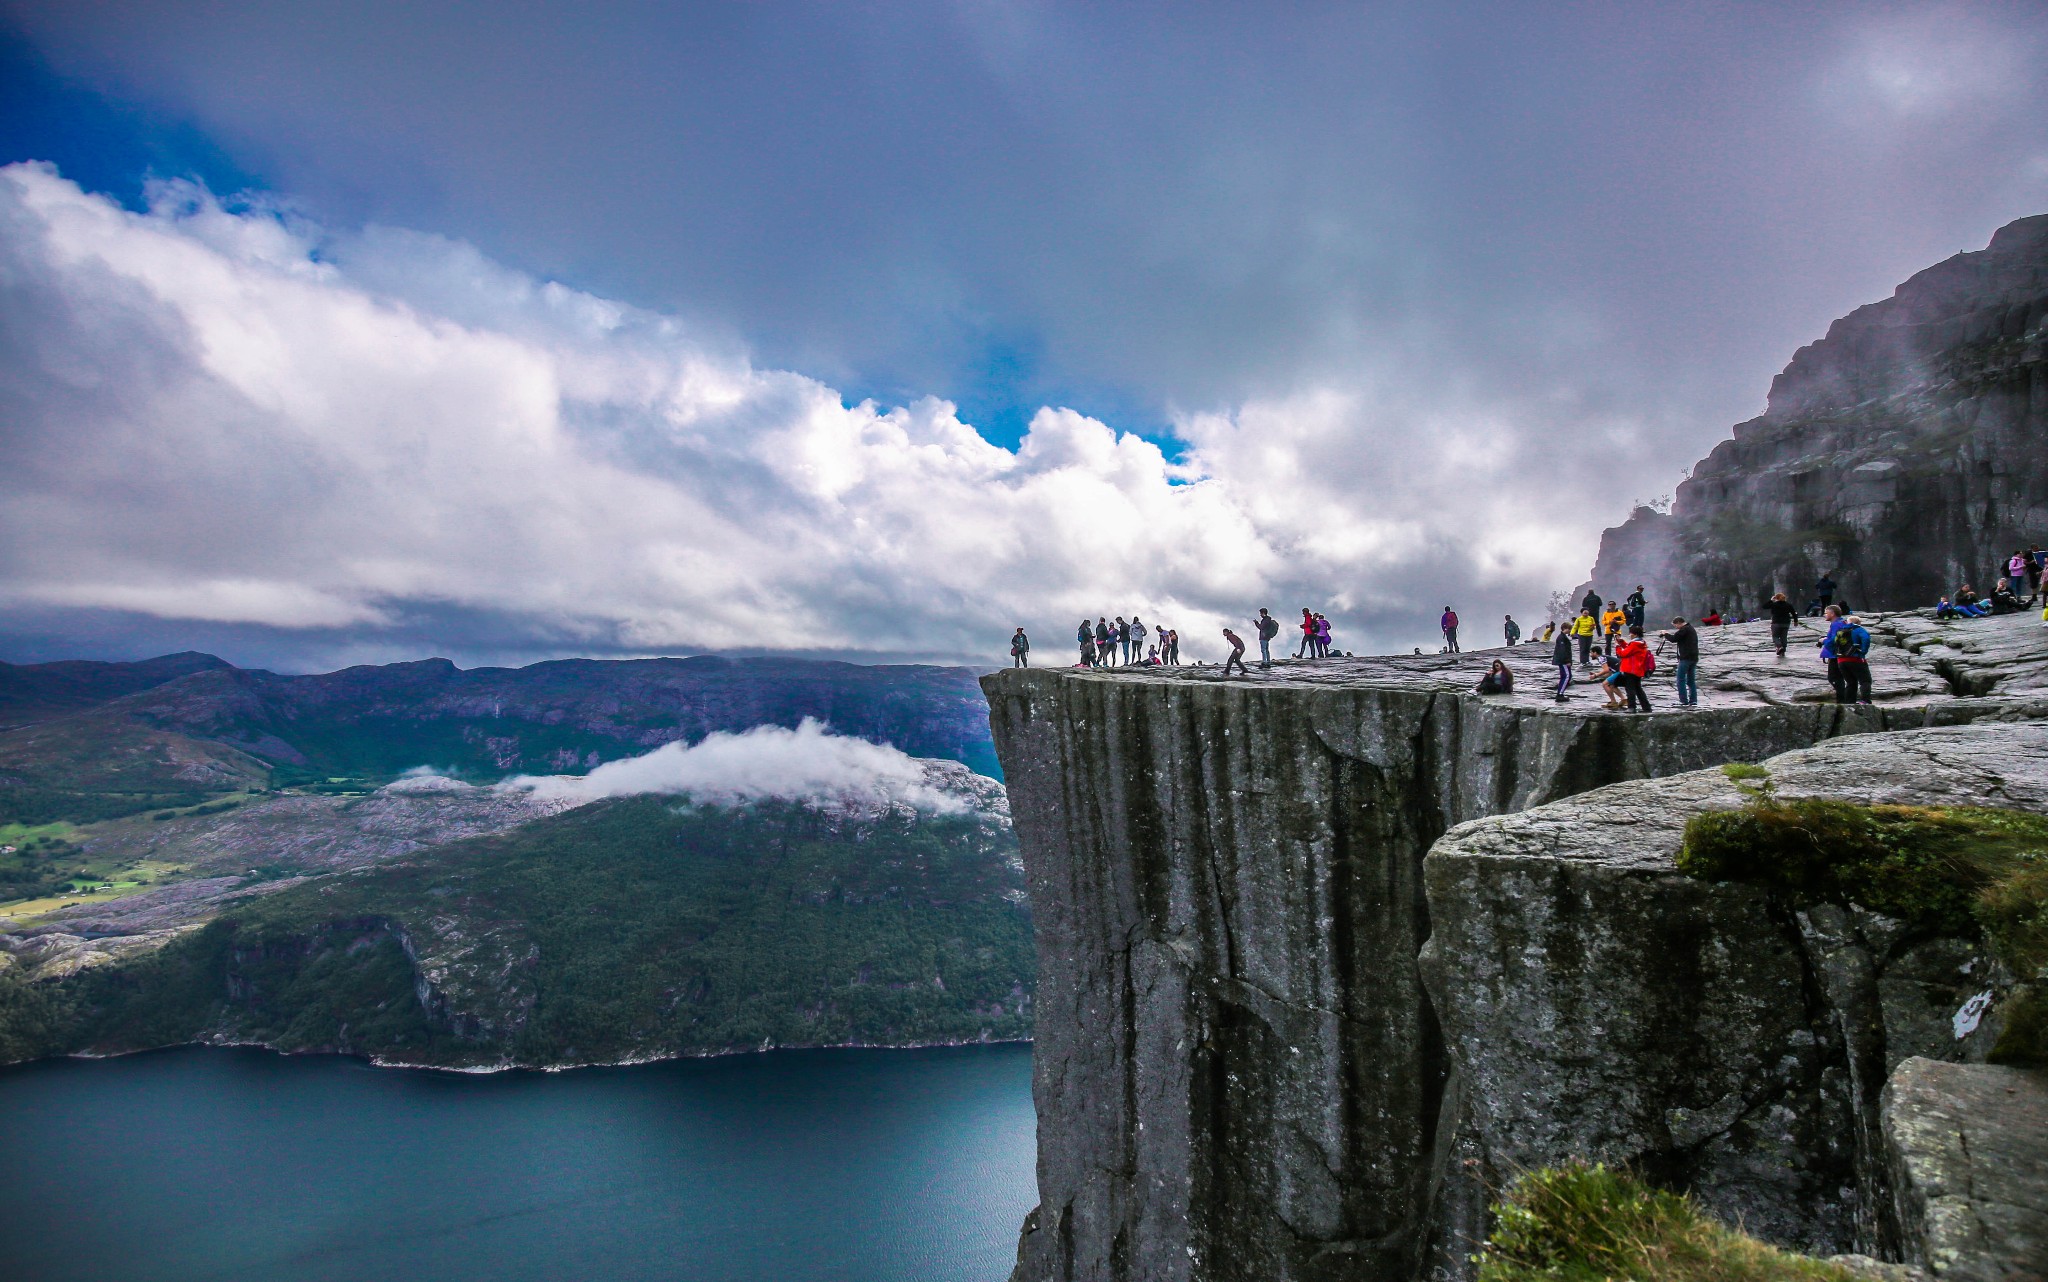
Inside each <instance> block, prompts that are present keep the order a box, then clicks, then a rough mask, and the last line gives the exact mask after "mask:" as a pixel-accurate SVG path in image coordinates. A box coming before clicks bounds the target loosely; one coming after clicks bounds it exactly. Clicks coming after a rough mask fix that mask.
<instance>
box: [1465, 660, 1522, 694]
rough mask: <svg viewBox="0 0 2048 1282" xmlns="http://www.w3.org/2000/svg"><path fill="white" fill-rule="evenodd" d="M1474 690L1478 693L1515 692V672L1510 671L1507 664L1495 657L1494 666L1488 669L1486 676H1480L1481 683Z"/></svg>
mask: <svg viewBox="0 0 2048 1282" xmlns="http://www.w3.org/2000/svg"><path fill="white" fill-rule="evenodd" d="M1473 690H1474V692H1475V693H1478V694H1513V693H1514V692H1515V674H1514V673H1512V672H1510V671H1508V665H1507V664H1505V663H1502V662H1501V661H1500V660H1499V659H1495V660H1494V661H1493V666H1492V667H1490V668H1488V669H1487V670H1486V675H1485V676H1483V677H1481V678H1479V684H1478V685H1477V686H1474V687H1473Z"/></svg>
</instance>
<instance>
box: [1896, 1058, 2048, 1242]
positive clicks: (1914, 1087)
mask: <svg viewBox="0 0 2048 1282" xmlns="http://www.w3.org/2000/svg"><path fill="white" fill-rule="evenodd" d="M1884 1137H1885V1153H1886V1157H1887V1159H1888V1163H1889V1171H1888V1173H1889V1176H1890V1180H1891V1186H1892V1197H1893V1200H1894V1206H1895V1209H1896V1213H1897V1216H1898V1219H1899V1223H1900V1224H1901V1226H1902V1228H1903V1239H1904V1243H1905V1253H1906V1256H1907V1258H1908V1260H1909V1261H1910V1262H1911V1263H1914V1264H1918V1265H1922V1266H1924V1267H1925V1268H1926V1269H1927V1271H1928V1272H1929V1273H1932V1274H1933V1275H1934V1276H1935V1277H1936V1278H1939V1279H1943V1280H1944V1282H1947V1280H1948V1279H1954V1280H1955V1282H2041V1279H2042V1278H2048V1073H2044V1072H2041V1071H2039V1070H2032V1071H2030V1070H2026V1069H2019V1068H2001V1067H1997V1066H1993V1065H1985V1064H1952V1063H1939V1062H1936V1061H1934V1060H1926V1059H1909V1060H1907V1061H1906V1062H1905V1063H1903V1064H1901V1065H1900V1066H1899V1069H1898V1071H1897V1072H1896V1073H1894V1074H1893V1075H1892V1080H1891V1084H1890V1085H1888V1086H1887V1087H1885V1092H1884Z"/></svg>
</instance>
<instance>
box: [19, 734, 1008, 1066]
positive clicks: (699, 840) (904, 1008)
mask: <svg viewBox="0 0 2048 1282" xmlns="http://www.w3.org/2000/svg"><path fill="white" fill-rule="evenodd" d="M927 777H928V778H929V779H932V780H933V781H934V782H935V783H936V784H938V785H939V786H941V787H943V788H944V789H945V790H946V791H947V792H950V793H951V794H952V795H954V796H955V797H957V798H960V799H961V800H962V801H963V802H964V803H965V805H964V808H963V809H961V810H960V811H959V812H958V813H943V814H935V813H929V812H923V811H916V810H912V809H910V808H908V807H902V806H897V807H893V808H886V809H879V810H871V811H859V810H844V809H840V810H834V809H830V808H818V807H813V806H804V805H797V804H794V803H786V802H765V803H759V804H755V805H752V806H746V807H740V808H730V809H729V808H716V807H690V806H685V805H680V804H678V803H677V801H676V800H675V799H674V798H663V797H634V798H622V799H617V800H611V801H600V802H596V803H593V804H591V805H587V806H583V807H580V808H578V809H574V810H570V811H567V812H565V813H562V814H559V815H556V816H554V817H551V818H542V819H539V820H536V821H534V822H532V823H528V824H526V825H525V826H523V827H519V828H516V829H513V830H512V831H509V832H505V833H500V834H497V835H493V836H486V837H479V838H474V839H471V840H466V841H457V842H453V843H450V844H446V845H441V846H437V847H433V848H430V849H427V850H423V851H419V852H416V853H414V854H411V855H407V856H405V857H403V858H400V859H398V860H396V861H392V862H385V863H381V864H378V865H376V866H374V867H367V868H362V869H360V870H358V871H354V872H348V873H341V874H337V875H329V876H324V877H315V878H312V879H310V880H300V881H295V882H293V883H291V884H289V885H286V886H285V887H284V888H283V889H279V890H276V891H274V892H273V893H270V894H267V895H262V896H258V897H253V898H247V899H244V900H242V901H239V902H230V903H229V904H228V905H227V906H226V907H225V908H224V909H223V910H221V911H220V912H219V914H218V915H217V916H215V917H214V918H213V919H212V920H211V921H210V922H208V923H207V924H206V925H204V926H199V927H192V926H187V927H184V928H183V929H182V933H175V934H174V935H173V937H172V938H170V939H169V941H168V942H165V940H164V938H163V936H164V935H166V934H172V932H168V931H161V932H158V934H157V935H155V936H153V937H150V938H147V939H144V938H139V937H138V938H136V939H135V940H134V941H133V943H132V945H118V946H116V947H114V948H113V949H112V950H111V952H107V951H105V949H106V941H90V940H86V939H82V938H81V937H79V936H76V935H71V934H62V933H43V934H31V935H29V936H25V937H12V938H10V937H7V936H0V944H4V945H5V946H4V947H0V1062H6V1061H9V1060H14V1059H24V1058H32V1057H35V1056H40V1055H49V1054H62V1053H76V1052H89V1053H110V1052H120V1051H128V1050H139V1049H144V1048H148V1047H152V1046H161V1045H169V1044H175V1043H181V1042H189V1041H228V1042H235V1043H252V1042H253V1043H259V1044H263V1045H268V1046H273V1047H276V1048H277V1049H280V1050H287V1051H313V1050H319V1051H341V1052H346V1053H352V1054H364V1055H371V1056H375V1057H378V1058H380V1059H383V1060H386V1061H395V1062H403V1063H416V1064H442V1065H504V1064H525V1065H542V1066H545V1065H561V1064H575V1063H589V1062H617V1061H621V1060H633V1059H646V1058H651V1057H658V1056H668V1055H678V1054H693V1053H704V1052H715V1051H730V1050H754V1049H760V1048H762V1047H764V1046H769V1045H776V1046H817V1045H844V1044H862V1045H918V1044H931V1043H942V1042H955V1041H972V1040H984V1039H991V1038H1018V1037H1025V1036H1029V1033H1030V1028H1031V993H1032V989H1033V980H1034V959H1033V955H1032V947H1031V926H1030V917H1029V913H1028V910H1027V908H1026V907H1025V904H1024V878H1023V865H1022V863H1021V861H1020V859H1019V857H1018V854H1017V845H1016V840H1015V838H1014V836H1012V834H1011V831H1010V825H1009V819H1008V805H1007V802H1006V801H1005V800H1004V798H1003V794H1002V790H1001V788H1000V787H998V786H996V785H995V784H993V783H992V782H991V781H989V780H986V779H977V778H976V777H975V776H973V775H970V774H969V773H968V772H967V771H966V770H965V769H963V768H962V767H960V766H958V765H953V764H951V763H930V764H929V765H928V766H927ZM94 949H99V950H102V951H101V952H100V953H99V954H94V953H93V951H92V950H94Z"/></svg>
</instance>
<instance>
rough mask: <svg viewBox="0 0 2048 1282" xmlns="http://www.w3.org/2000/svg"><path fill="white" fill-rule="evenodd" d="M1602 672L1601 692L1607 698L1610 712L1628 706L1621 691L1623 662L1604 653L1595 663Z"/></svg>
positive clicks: (1605, 705)
mask: <svg viewBox="0 0 2048 1282" xmlns="http://www.w3.org/2000/svg"><path fill="white" fill-rule="evenodd" d="M1594 666H1595V667H1596V668H1598V669H1599V672H1600V694H1601V697H1602V698H1604V699H1606V701H1607V702H1606V703H1605V704H1604V705H1602V706H1604V707H1605V708H1606V709H1607V710H1608V711H1609V712H1619V711H1620V710H1621V709H1623V708H1625V707H1627V706H1628V702H1627V699H1626V697H1625V696H1624V695H1623V694H1622V691H1621V663H1620V661H1619V660H1617V659H1616V658H1615V657H1614V656H1613V655H1611V654H1610V655H1603V656H1602V657H1601V658H1600V660H1599V661H1598V662H1597V663H1596V664H1595V665H1594Z"/></svg>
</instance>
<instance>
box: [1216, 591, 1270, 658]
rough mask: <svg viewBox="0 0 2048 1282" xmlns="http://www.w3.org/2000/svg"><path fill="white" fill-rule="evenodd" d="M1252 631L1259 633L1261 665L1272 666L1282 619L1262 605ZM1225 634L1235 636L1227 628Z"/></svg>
mask: <svg viewBox="0 0 2048 1282" xmlns="http://www.w3.org/2000/svg"><path fill="white" fill-rule="evenodd" d="M1252 631H1253V632H1255V633H1257V634H1258V638H1259V666H1260V667H1262V668H1270V667H1272V666H1273V638H1274V637H1277V636H1279V635H1280V620H1278V619H1276V618H1274V617H1273V615H1272V612H1271V611H1270V610H1268V609H1267V608H1266V607H1265V606H1260V607H1259V617H1258V618H1256V619H1253V620H1252ZM1223 635H1224V636H1233V635H1234V634H1233V633H1232V632H1230V630H1229V629H1227V628H1226V629H1225V630H1224V633H1223ZM1242 646H1243V643H1242V642H1240V643H1239V647H1240V648H1242Z"/></svg>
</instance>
